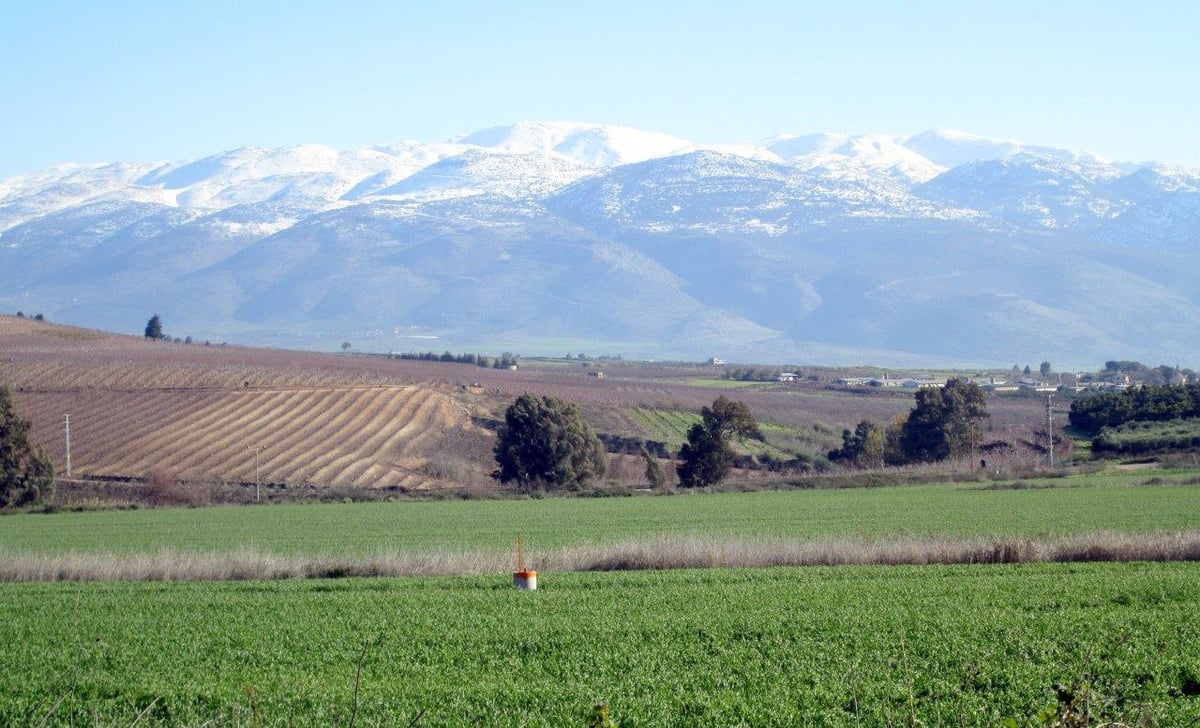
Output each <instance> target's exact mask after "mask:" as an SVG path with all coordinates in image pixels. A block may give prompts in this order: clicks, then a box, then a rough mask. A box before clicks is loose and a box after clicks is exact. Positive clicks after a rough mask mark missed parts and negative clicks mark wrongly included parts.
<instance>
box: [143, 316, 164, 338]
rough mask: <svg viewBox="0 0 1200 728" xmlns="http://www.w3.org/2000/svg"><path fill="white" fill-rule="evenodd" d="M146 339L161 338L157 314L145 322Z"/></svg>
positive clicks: (160, 324) (160, 325)
mask: <svg viewBox="0 0 1200 728" xmlns="http://www.w3.org/2000/svg"><path fill="white" fill-rule="evenodd" d="M146 338H147V339H161V338H163V329H162V319H160V318H159V317H158V314H154V315H153V316H151V317H150V320H149V321H147V322H146Z"/></svg>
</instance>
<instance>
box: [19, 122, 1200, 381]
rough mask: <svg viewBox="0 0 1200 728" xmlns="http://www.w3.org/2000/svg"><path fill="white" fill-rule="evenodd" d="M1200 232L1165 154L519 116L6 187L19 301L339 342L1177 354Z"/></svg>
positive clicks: (92, 317)
mask: <svg viewBox="0 0 1200 728" xmlns="http://www.w3.org/2000/svg"><path fill="white" fill-rule="evenodd" d="M1198 243H1200V173H1197V172H1196V171H1194V170H1188V169H1184V168H1179V167H1172V166H1170V165H1165V164H1152V165H1127V164H1115V163H1110V162H1107V161H1105V160H1102V159H1099V158H1097V157H1095V156H1092V155H1088V154H1086V153H1078V152H1072V151H1068V150H1061V149H1054V148H1050V147H1043V146H1036V145H1028V144H1023V143H1019V142H1011V141H997V140H990V139H985V138H982V137H976V136H972V135H969V134H963V133H961V132H945V131H930V132H925V133H923V134H918V135H916V136H912V137H897V136H884V135H848V134H837V133H828V134H809V135H779V136H776V137H771V138H769V139H767V140H764V141H763V142H760V143H757V144H741V145H727V146H713V145H701V144H695V143H692V142H688V141H686V140H681V139H676V138H673V137H669V136H666V135H662V134H656V133H648V132H641V131H638V130H634V129H629V128H626V127H613V126H601V125H595V124H581V123H574V122H523V123H519V124H514V125H511V126H506V127H496V128H493V129H488V130H484V131H481V132H476V133H474V134H470V135H467V136H464V137H461V138H458V139H456V140H453V141H451V142H444V143H438V144H422V143H419V142H403V143H398V144H392V145H380V146H374V147H365V148H362V149H357V150H350V151H341V152H339V151H336V150H333V149H330V148H327V147H322V146H318V145H304V146H299V147H291V148H286V149H276V150H269V149H258V148H250V147H247V148H243V149H237V150H231V151H227V152H222V153H219V154H215V155H212V156H210V157H206V158H204V159H200V160H193V161H186V162H156V163H146V164H132V163H113V164H101V165H64V166H60V167H55V168H50V169H47V170H43V171H42V172H39V173H36V174H32V175H24V176H22V177H16V178H12V179H8V180H3V181H0V308H4V309H8V310H13V311H15V310H24V311H27V312H31V313H32V312H41V313H44V314H46V315H47V316H49V317H51V318H52V319H54V320H60V321H69V322H72V323H78V324H83V325H89V326H95V327H101V328H109V329H116V330H127V331H139V330H140V327H141V326H142V325H143V324H144V322H145V319H146V318H147V317H148V316H149V315H150V314H151V313H153V312H158V313H160V314H162V315H163V317H164V319H165V320H166V322H167V325H168V330H169V331H170V332H171V333H178V334H179V335H183V334H192V335H194V336H198V337H203V338H209V339H230V340H237V341H246V342H253V343H284V344H288V345H292V346H303V347H317V348H329V347H333V346H335V345H336V344H338V343H340V342H341V341H344V340H351V341H353V342H355V344H356V345H357V346H359V347H360V348H364V349H369V348H374V349H378V350H396V349H401V350H405V349H412V348H429V347H430V346H436V348H439V349H446V348H450V349H465V348H486V349H488V350H495V351H499V350H504V349H508V350H519V351H523V352H525V353H534V352H545V353H561V351H562V350H564V346H567V348H586V350H588V351H597V352H601V351H604V352H611V353H624V354H627V355H631V356H647V357H665V356H671V357H687V358H707V357H708V356H721V357H722V358H726V359H735V360H744V361H752V360H759V361H768V360H770V361H788V360H790V361H797V360H802V361H816V362H844V361H862V360H867V359H869V360H874V361H878V362H883V363H886V362H900V361H917V360H919V361H923V362H927V363H936V362H985V363H1001V364H1008V363H1011V362H1012V361H1021V362H1026V361H1033V360H1041V359H1046V358H1049V359H1051V360H1053V361H1055V362H1056V364H1058V363H1060V362H1062V363H1075V364H1078V365H1080V366H1085V365H1094V364H1095V362H1097V361H1105V360H1108V359H1113V358H1130V359H1143V360H1152V361H1168V362H1172V363H1175V362H1186V361H1195V360H1196V359H1198V358H1200V344H1198V343H1197V342H1200V283H1198V282H1197V281H1200V276H1198V275H1196V273H1197V271H1200V246H1198ZM567 342H572V343H571V344H570V345H569V346H568V345H567Z"/></svg>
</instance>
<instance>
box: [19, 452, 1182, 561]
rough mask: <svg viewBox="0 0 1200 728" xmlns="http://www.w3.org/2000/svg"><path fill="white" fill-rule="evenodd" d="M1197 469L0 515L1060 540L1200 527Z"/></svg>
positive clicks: (600, 539) (56, 537) (485, 541)
mask: <svg viewBox="0 0 1200 728" xmlns="http://www.w3.org/2000/svg"><path fill="white" fill-rule="evenodd" d="M1195 475H1196V473H1195V471H1191V472H1180V473H1177V474H1171V473H1167V472H1159V473H1158V474H1156V478H1157V480H1156V481H1154V482H1160V483H1162V484H1160V485H1144V484H1143V483H1145V482H1146V481H1147V480H1148V477H1147V476H1146V475H1145V474H1137V473H1131V474H1122V475H1107V476H1100V475H1092V476H1080V477H1076V478H1059V479H1051V480H1043V481H1037V480H1031V481H1029V482H1028V483H1026V485H1028V486H1030V487H1028V488H1026V489H1020V490H1010V489H1003V490H989V489H988V486H989V484H985V483H962V484H937V485H922V486H908V487H889V488H874V489H867V488H847V489H830V490H800V491H772V492H761V493H718V494H706V495H690V494H681V495H676V496H670V497H656V496H638V497H630V498H603V499H590V498H545V499H530V500H502V501H486V500H484V501H430V502H420V501H405V502H397V503H356V504H339V505H268V506H259V507H246V506H229V507H217V508H192V509H186V508H185V509H151V510H136V511H95V512H81V513H56V514H47V515H20V516H7V517H0V552H2V550H7V551H10V552H12V551H18V552H36V553H62V552H66V551H73V550H74V551H107V552H123V553H130V552H143V551H153V550H158V549H162V548H172V549H176V550H185V551H232V550H237V549H241V548H247V547H249V548H254V549H257V550H260V551H265V552H271V553H280V554H301V553H309V554H311V553H330V554H345V553H369V552H372V551H378V550H380V549H391V550H433V549H448V550H455V551H462V550H475V549H501V550H508V549H510V548H511V544H512V539H513V535H514V533H515V532H516V531H518V530H520V531H522V532H523V533H524V534H525V538H526V542H527V543H528V544H529V546H530V548H531V550H532V551H533V552H535V553H536V550H537V549H538V548H545V549H549V548H558V547H562V546H568V545H573V544H603V543H615V542H620V541H624V540H628V539H631V538H646V537H651V538H652V537H655V536H659V535H710V536H717V537H727V536H736V537H760V536H761V537H787V538H802V539H808V538H841V537H852V538H853V537H862V538H883V537H895V536H951V537H960V536H961V537H977V536H983V537H992V536H995V537H1007V536H1062V535H1077V534H1087V533H1094V532H1098V531H1113V532H1122V533H1154V532H1171V531H1181V530H1187V529H1196V528H1200V484H1196V483H1191V484H1186V483H1189V482H1191V481H1193V480H1194V476H1195Z"/></svg>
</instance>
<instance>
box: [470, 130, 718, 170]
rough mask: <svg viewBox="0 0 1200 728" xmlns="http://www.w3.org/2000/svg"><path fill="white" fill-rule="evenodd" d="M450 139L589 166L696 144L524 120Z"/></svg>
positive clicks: (664, 154) (663, 153)
mask: <svg viewBox="0 0 1200 728" xmlns="http://www.w3.org/2000/svg"><path fill="white" fill-rule="evenodd" d="M454 141H455V142H457V143H459V144H470V145H475V146H480V147H485V148H488V149H493V150H496V151H501V152H508V153H513V154H552V155H556V156H558V157H561V158H563V159H566V160H567V161H570V162H573V163H574V164H578V165H580V166H584V167H592V168H597V167H615V166H619V165H622V164H630V163H633V162H642V161H645V160H647V159H655V158H658V157H667V156H672V155H675V154H681V153H683V152H686V151H689V150H691V149H694V148H695V147H696V145H695V144H693V143H692V142H688V141H685V140H683V139H677V138H675V137H672V136H667V135H666V134H657V133H654V132H646V131H640V130H638V129H631V128H630V127H626V126H605V125H601V124H586V123H580V122H570V121H525V122H520V123H517V124H510V125H507V126H497V127H492V128H491V129H484V130H482V131H477V132H475V133H474V134H469V135H467V136H465V137H461V138H459V139H455V140H454Z"/></svg>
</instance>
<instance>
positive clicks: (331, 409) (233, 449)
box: [0, 315, 1044, 491]
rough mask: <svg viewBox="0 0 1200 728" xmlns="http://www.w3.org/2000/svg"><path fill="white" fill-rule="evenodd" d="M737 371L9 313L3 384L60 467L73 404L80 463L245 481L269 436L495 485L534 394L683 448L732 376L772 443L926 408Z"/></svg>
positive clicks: (616, 473) (795, 443)
mask: <svg viewBox="0 0 1200 728" xmlns="http://www.w3.org/2000/svg"><path fill="white" fill-rule="evenodd" d="M599 374H604V375H605V376H603V377H601V376H598V375H599ZM724 374H725V371H724V369H723V368H721V367H713V366H707V365H701V364H683V363H676V364H652V363H639V362H623V361H616V360H604V361H601V360H587V361H578V360H575V361H571V362H567V361H563V360H545V361H523V362H522V365H521V367H520V369H518V370H515V371H510V370H508V369H493V368H480V367H477V366H471V365H464V364H456V363H442V362H428V361H419V360H403V359H395V358H387V357H383V356H370V355H363V354H356V353H341V354H328V353H318V352H306V351H288V350H282V349H264V348H253V347H244V346H231V345H224V344H220V343H208V344H205V343H193V344H182V343H179V344H176V343H170V342H165V341H149V340H146V339H144V338H143V337H141V336H125V335H118V334H111V333H105V332H101V331H95V330H90V329H82V328H76V327H69V326H62V325H58V324H52V323H46V322H41V321H36V320H33V319H30V318H28V317H26V318H18V317H15V316H6V315H0V384H4V385H5V386H8V387H9V388H10V389H11V390H12V392H13V397H14V400H15V404H16V407H17V411H18V412H19V413H20V414H21V415H22V416H24V417H26V418H29V419H30V420H32V422H33V439H34V441H35V442H36V443H37V444H39V445H41V446H42V447H44V448H45V449H46V451H47V452H48V453H49V454H50V456H51V458H52V459H53V461H54V463H55V466H56V468H57V470H58V472H59V474H60V475H62V474H64V473H65V469H66V443H65V436H64V434H65V433H64V427H63V426H64V415H68V414H69V415H70V419H71V456H72V475H73V476H75V477H83V478H102V479H117V480H123V479H137V480H140V479H144V478H146V477H147V476H150V475H153V474H155V473H158V474H163V475H167V476H170V477H177V478H181V479H184V480H187V481H190V482H200V483H204V482H208V483H223V482H228V483H233V484H241V485H243V486H245V485H249V484H253V483H254V482H255V452H254V448H258V449H259V452H258V453H257V454H258V470H259V472H258V477H259V478H260V479H261V482H263V483H266V484H268V485H269V486H272V487H273V486H276V485H280V486H284V485H285V486H287V487H288V488H293V487H304V488H318V489H325V488H329V487H336V486H349V487H353V488H371V489H384V490H388V489H391V490H401V489H402V490H405V491H414V490H427V489H444V488H449V487H463V486H467V487H470V488H473V489H481V490H489V489H494V488H495V487H497V486H496V484H495V482H494V481H492V480H491V478H490V477H489V475H490V473H491V471H492V470H493V469H494V467H495V463H494V461H493V459H492V450H491V448H492V443H493V437H494V435H493V433H492V432H491V430H490V429H488V428H489V427H491V426H493V424H492V423H494V422H495V421H496V420H497V419H498V418H500V417H502V416H503V412H504V409H505V408H506V407H507V406H508V405H509V404H510V403H511V402H512V401H513V400H514V399H515V398H516V397H517V396H519V395H521V394H524V393H527V392H529V393H534V394H538V395H550V396H555V397H559V398H563V399H566V400H569V401H571V402H575V403H578V404H579V405H580V407H581V409H582V410H583V412H584V415H585V418H586V419H587V420H588V422H589V423H590V424H591V425H592V426H593V427H594V428H595V429H596V430H597V431H598V432H600V433H601V434H603V435H605V436H611V437H613V438H642V439H647V440H654V441H657V442H662V443H665V444H666V445H667V446H668V447H669V448H671V449H672V450H673V449H677V448H678V446H679V445H680V444H681V443H682V441H683V437H684V435H685V433H686V430H687V428H688V427H689V426H690V424H691V423H692V422H693V421H694V418H695V417H696V415H697V413H698V412H699V411H700V409H701V408H702V407H704V406H706V405H709V404H711V403H712V401H713V399H714V398H715V397H716V396H717V395H718V394H720V393H722V392H723V391H724V392H727V393H728V394H729V395H730V396H732V397H735V398H736V399H739V400H741V401H744V402H746V403H747V405H748V406H749V407H750V408H751V410H752V412H753V413H754V414H755V416H756V417H757V418H758V420H759V421H760V422H761V423H762V424H763V427H764V430H765V431H766V433H767V444H766V445H765V446H764V447H766V450H765V452H768V453H770V454H772V455H774V456H776V457H781V458H783V459H790V458H793V457H796V456H801V457H806V458H819V457H821V456H823V455H824V454H825V453H826V452H827V451H828V450H829V449H830V448H832V447H836V446H839V445H840V444H841V431H842V429H843V428H846V427H853V426H854V424H855V423H857V422H859V421H860V420H862V419H863V418H868V419H872V420H874V421H876V422H886V421H889V420H890V419H891V418H892V417H894V416H895V415H897V414H899V413H901V412H905V411H907V410H908V409H909V408H910V407H911V406H912V395H911V394H909V393H906V392H876V393H868V392H855V391H844V390H842V391H839V390H833V389H830V388H828V387H827V386H823V385H821V384H819V383H816V382H810V383H808V384H805V383H792V384H781V383H777V382H764V383H756V384H746V383H741V382H728V381H725V380H722V379H720V377H722V376H724ZM811 376H812V377H814V378H818V379H822V378H823V379H826V380H828V379H832V378H833V377H835V376H837V373H836V372H833V371H831V370H817V371H814V372H813V373H812V374H811ZM743 385H744V386H743ZM728 387H735V389H732V390H730V389H728ZM989 411H990V412H991V418H990V420H989V425H988V429H989V435H988V437H989V439H994V438H998V439H1005V440H1011V441H1014V442H1016V441H1018V440H1019V439H1021V438H1023V437H1027V435H1026V434H1025V433H1028V432H1030V431H1031V430H1030V428H1031V427H1032V426H1035V425H1036V424H1037V423H1038V422H1040V420H1041V418H1042V417H1043V416H1044V415H1043V413H1042V409H1041V404H1040V400H1037V399H1028V398H1020V397H1016V398H1013V397H999V398H994V399H993V400H992V401H990V402H989ZM1026 456H1027V453H1023V452H1020V451H1017V452H1015V453H1014V457H1017V458H1022V457H1026ZM610 465H611V469H610V473H609V478H611V479H613V480H616V481H617V482H619V483H623V484H627V485H628V484H640V483H641V482H643V478H644V476H643V472H644V467H645V466H644V463H642V461H641V460H640V458H638V457H637V456H636V455H630V456H622V455H614V456H613V457H612V458H611V461H610ZM1013 465H1014V466H1017V465H1020V463H1018V462H1017V461H1015V460H1014V462H1013ZM664 467H667V464H666V463H664ZM759 475H761V476H763V477H767V476H768V475H769V474H768V473H766V472H765V471H764V472H763V473H761V474H759ZM749 476H750V474H746V473H744V474H743V476H741V477H749Z"/></svg>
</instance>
